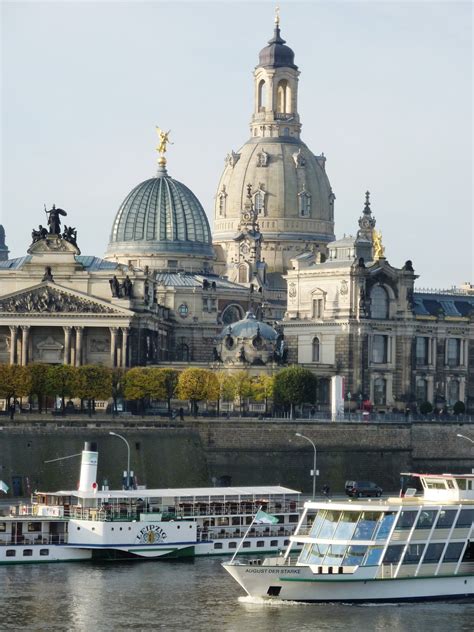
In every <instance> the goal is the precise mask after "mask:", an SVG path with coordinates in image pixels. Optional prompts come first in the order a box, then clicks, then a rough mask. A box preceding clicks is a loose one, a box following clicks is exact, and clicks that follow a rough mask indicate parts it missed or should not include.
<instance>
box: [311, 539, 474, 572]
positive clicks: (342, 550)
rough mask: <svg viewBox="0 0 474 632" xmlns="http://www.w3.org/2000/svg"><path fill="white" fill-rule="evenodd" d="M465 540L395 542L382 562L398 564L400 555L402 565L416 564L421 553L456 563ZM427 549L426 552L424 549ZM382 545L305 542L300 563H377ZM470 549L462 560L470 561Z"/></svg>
mask: <svg viewBox="0 0 474 632" xmlns="http://www.w3.org/2000/svg"><path fill="white" fill-rule="evenodd" d="M465 544H466V543H465V542H451V543H450V544H448V545H447V546H446V545H445V544H444V543H433V544H428V545H426V544H418V543H417V544H410V545H409V546H407V547H406V551H405V554H404V555H403V551H404V549H405V545H404V544H394V545H391V546H388V547H387V550H386V551H385V555H384V556H383V564H398V563H399V562H400V561H401V559H402V555H403V564H418V563H419V562H420V561H421V559H422V556H423V553H424V557H423V563H425V564H435V563H438V562H439V561H440V560H441V558H442V561H443V563H445V562H458V561H459V558H460V557H461V555H462V552H463V550H464V547H465ZM425 548H426V551H425ZM383 550H384V547H383V546H382V545H375V546H364V545H357V544H355V545H353V544H350V545H345V544H306V545H305V546H304V547H303V550H302V552H301V555H300V558H299V562H301V563H303V564H321V565H323V566H378V565H379V564H380V561H381V558H382V553H383ZM472 555H473V552H472V550H471V547H469V546H468V548H467V549H466V552H465V555H464V557H463V561H469V560H470V559H471V556H472Z"/></svg>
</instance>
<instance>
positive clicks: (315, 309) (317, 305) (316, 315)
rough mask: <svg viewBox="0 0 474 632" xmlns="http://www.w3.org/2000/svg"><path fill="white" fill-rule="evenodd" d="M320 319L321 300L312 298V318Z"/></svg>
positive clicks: (321, 315)
mask: <svg viewBox="0 0 474 632" xmlns="http://www.w3.org/2000/svg"><path fill="white" fill-rule="evenodd" d="M322 317H323V299H322V298H314V299H313V318H322Z"/></svg>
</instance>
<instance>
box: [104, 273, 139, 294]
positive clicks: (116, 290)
mask: <svg viewBox="0 0 474 632" xmlns="http://www.w3.org/2000/svg"><path fill="white" fill-rule="evenodd" d="M109 283H110V291H111V292H112V296H113V297H114V298H133V283H132V281H131V280H130V277H129V276H128V275H127V276H126V277H125V279H124V280H123V281H122V283H120V281H119V280H118V279H117V277H116V276H114V277H112V278H111V279H109Z"/></svg>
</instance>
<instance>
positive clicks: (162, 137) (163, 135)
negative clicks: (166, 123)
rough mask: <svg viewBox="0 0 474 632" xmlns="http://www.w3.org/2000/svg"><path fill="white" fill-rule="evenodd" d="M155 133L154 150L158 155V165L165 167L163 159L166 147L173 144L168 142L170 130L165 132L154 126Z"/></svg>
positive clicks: (164, 159)
mask: <svg viewBox="0 0 474 632" xmlns="http://www.w3.org/2000/svg"><path fill="white" fill-rule="evenodd" d="M156 131H157V134H158V138H159V141H158V146H157V148H156V151H157V152H158V153H159V154H160V158H159V160H158V164H159V165H163V166H164V165H166V158H165V153H166V146H167V145H168V144H170V145H172V144H173V143H172V142H171V141H170V140H169V135H170V132H171V130H170V129H169V130H168V131H167V132H165V131H164V130H163V129H161V128H159V127H158V126H156Z"/></svg>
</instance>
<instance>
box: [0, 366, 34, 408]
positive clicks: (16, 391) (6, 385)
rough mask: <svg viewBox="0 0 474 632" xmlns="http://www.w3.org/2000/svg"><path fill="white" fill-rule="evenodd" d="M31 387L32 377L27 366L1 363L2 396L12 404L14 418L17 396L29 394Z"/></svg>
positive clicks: (0, 385) (0, 382)
mask: <svg viewBox="0 0 474 632" xmlns="http://www.w3.org/2000/svg"><path fill="white" fill-rule="evenodd" d="M30 388H31V378H30V374H29V371H28V369H27V367H26V366H19V365H17V364H0V397H3V398H5V399H6V401H7V405H12V406H13V409H12V419H13V414H14V411H15V408H14V406H15V401H16V398H17V397H23V396H24V395H28V393H29V392H30ZM12 400H13V401H12Z"/></svg>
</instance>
